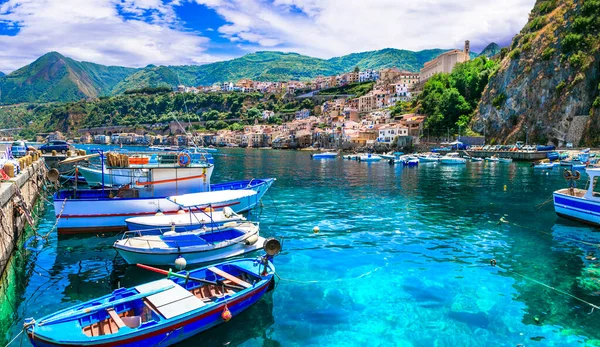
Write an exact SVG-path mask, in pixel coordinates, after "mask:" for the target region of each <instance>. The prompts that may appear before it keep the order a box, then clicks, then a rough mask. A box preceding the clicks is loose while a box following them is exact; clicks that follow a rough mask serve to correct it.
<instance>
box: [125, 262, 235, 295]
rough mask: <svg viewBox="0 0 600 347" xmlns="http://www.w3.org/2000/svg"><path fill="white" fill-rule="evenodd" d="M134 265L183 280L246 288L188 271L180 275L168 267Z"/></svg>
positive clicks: (232, 287)
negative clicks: (214, 280) (191, 274)
mask: <svg viewBox="0 0 600 347" xmlns="http://www.w3.org/2000/svg"><path fill="white" fill-rule="evenodd" d="M136 265H137V266H138V267H141V268H142V269H145V270H149V271H153V272H156V273H159V274H163V275H167V277H170V276H174V277H179V278H183V279H184V280H191V281H194V282H200V283H206V284H212V285H215V286H225V287H227V288H231V289H237V290H244V289H246V288H243V287H239V286H234V285H231V284H225V283H223V282H222V281H217V282H213V281H209V280H206V279H204V278H197V277H190V275H189V273H188V274H187V275H182V274H179V273H177V272H172V271H171V270H170V269H169V271H167V270H163V269H158V268H155V267H152V266H148V265H144V264H136Z"/></svg>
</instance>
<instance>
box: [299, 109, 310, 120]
mask: <svg viewBox="0 0 600 347" xmlns="http://www.w3.org/2000/svg"><path fill="white" fill-rule="evenodd" d="M309 116H310V110H308V109H306V108H304V109H302V110H300V111H296V119H306V118H308V117H309Z"/></svg>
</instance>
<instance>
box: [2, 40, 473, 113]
mask: <svg viewBox="0 0 600 347" xmlns="http://www.w3.org/2000/svg"><path fill="white" fill-rule="evenodd" d="M445 51H447V50H445V49H430V50H423V51H419V52H412V51H407V50H399V49H393V48H386V49H382V50H378V51H371V52H362V53H353V54H349V55H345V56H341V57H335V58H331V59H320V58H314V57H309V56H305V55H301V54H297V53H284V52H273V51H270V52H256V53H252V54H247V55H245V56H243V57H240V58H235V59H232V60H227V61H220V62H215V63H210V64H204V65H188V66H154V65H149V66H147V67H145V68H141V69H133V68H125V67H117V66H104V65H98V64H94V63H88V62H78V61H75V60H73V59H70V58H67V57H64V56H62V55H60V54H59V53H56V52H51V53H48V54H46V55H44V56H42V57H40V58H39V59H38V60H36V61H34V62H33V63H31V64H29V65H27V66H25V67H23V68H21V69H19V70H17V71H14V72H12V73H11V74H9V75H7V76H5V77H4V78H3V79H1V80H0V104H3V103H4V104H9V103H20V102H47V101H73V100H78V99H81V98H95V97H98V96H105V95H116V94H120V93H123V92H125V91H126V90H130V89H139V88H142V87H158V86H171V87H175V86H177V85H179V84H184V85H211V84H213V83H218V82H235V81H238V80H240V79H243V78H250V79H253V80H258V81H282V80H306V79H310V78H314V77H316V76H327V75H336V74H339V73H343V72H349V71H352V69H354V67H356V66H358V67H359V68H360V69H381V68H388V67H397V68H399V69H404V70H409V71H413V72H418V71H419V69H420V68H421V67H422V66H423V64H424V63H425V62H427V61H429V60H431V59H434V58H435V57H437V56H438V55H440V54H441V53H443V52H445ZM471 55H472V57H476V56H477V54H475V53H472V54H471Z"/></svg>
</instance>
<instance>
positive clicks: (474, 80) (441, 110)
mask: <svg viewBox="0 0 600 347" xmlns="http://www.w3.org/2000/svg"><path fill="white" fill-rule="evenodd" d="M497 67H498V62H497V61H495V60H490V59H488V58H486V57H485V56H480V57H478V58H476V59H473V60H470V61H468V62H465V63H462V64H457V65H456V66H455V67H454V70H453V71H452V73H451V74H436V75H434V76H433V77H431V78H430V79H429V80H427V82H425V85H424V86H423V92H422V93H420V94H419V95H418V97H417V99H416V100H415V101H414V104H415V107H416V109H417V112H419V113H421V114H426V115H427V116H429V117H428V118H427V121H426V123H425V126H426V127H427V129H428V130H429V132H430V134H432V135H433V134H436V135H437V134H445V133H446V132H447V130H448V129H456V128H457V127H461V128H462V129H463V130H464V129H465V128H466V127H467V126H468V124H469V122H470V121H471V117H472V116H473V113H474V110H475V109H476V107H477V104H478V103H479V100H480V98H481V93H482V92H483V90H484V89H485V87H486V85H487V83H488V79H489V77H490V75H492V74H493V73H494V71H495V70H496V69H497Z"/></svg>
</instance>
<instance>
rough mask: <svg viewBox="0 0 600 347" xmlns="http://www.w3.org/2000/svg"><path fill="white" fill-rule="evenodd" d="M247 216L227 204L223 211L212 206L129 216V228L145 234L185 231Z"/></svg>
mask: <svg viewBox="0 0 600 347" xmlns="http://www.w3.org/2000/svg"><path fill="white" fill-rule="evenodd" d="M245 220H246V218H244V216H241V215H239V214H237V213H235V212H234V211H233V210H232V209H231V207H229V206H225V207H224V208H223V210H222V211H213V210H212V208H211V207H208V208H207V209H204V210H201V211H199V212H191V211H185V210H179V211H178V212H177V213H176V214H171V215H165V214H164V213H157V214H156V215H154V216H149V217H133V218H127V219H126V220H125V223H127V229H129V230H130V231H136V230H143V231H144V235H160V234H161V233H164V232H168V231H175V232H184V231H192V230H196V229H199V228H202V227H206V228H211V227H217V226H220V225H223V224H225V223H230V222H241V221H245Z"/></svg>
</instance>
